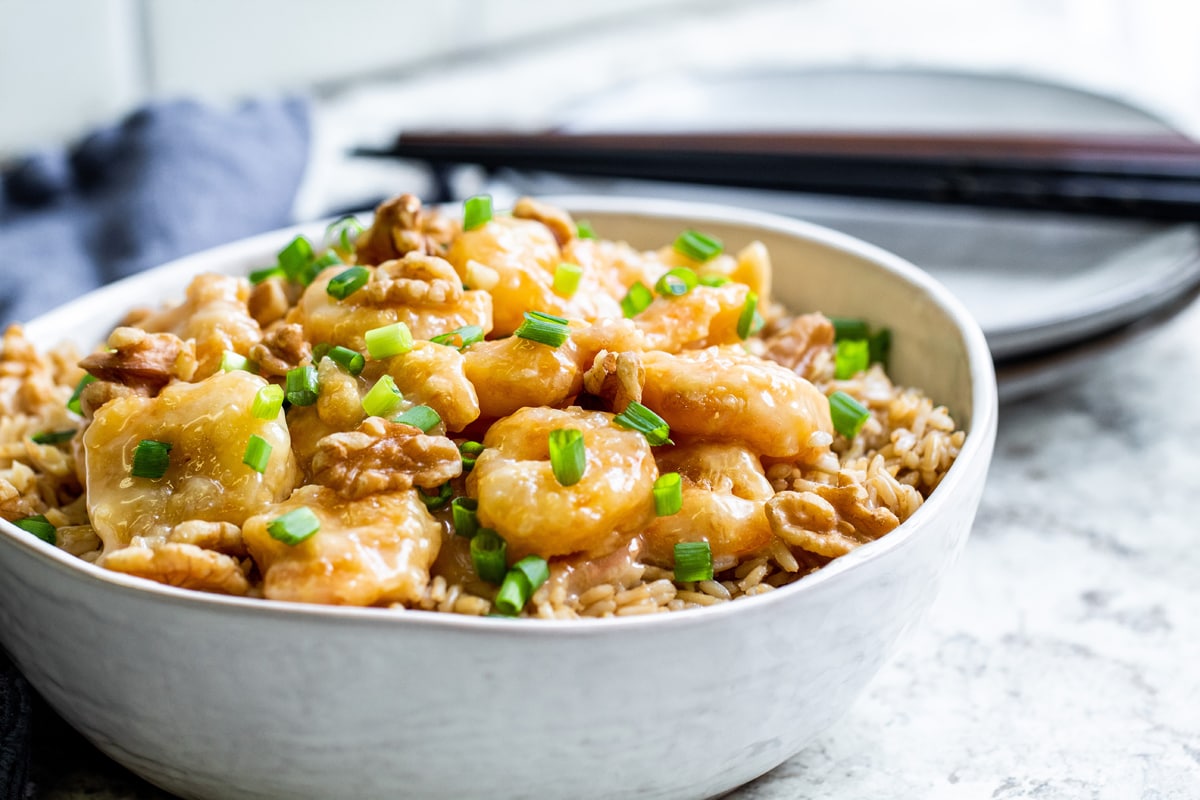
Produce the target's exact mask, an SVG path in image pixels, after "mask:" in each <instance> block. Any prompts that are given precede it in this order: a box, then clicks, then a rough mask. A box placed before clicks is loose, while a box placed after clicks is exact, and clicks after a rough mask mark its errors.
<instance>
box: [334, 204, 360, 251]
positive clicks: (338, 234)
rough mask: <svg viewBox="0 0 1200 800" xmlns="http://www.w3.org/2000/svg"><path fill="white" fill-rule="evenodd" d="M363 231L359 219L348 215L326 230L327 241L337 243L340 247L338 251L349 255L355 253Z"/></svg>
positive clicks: (335, 221)
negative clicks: (357, 241)
mask: <svg viewBox="0 0 1200 800" xmlns="http://www.w3.org/2000/svg"><path fill="white" fill-rule="evenodd" d="M363 230H364V229H363V225H362V223H361V222H359V221H358V218H357V217H355V216H354V215H352V214H347V215H346V216H344V217H342V218H341V219H336V220H334V221H333V222H331V223H329V227H328V228H326V229H325V241H327V242H334V243H336V244H337V245H339V248H338V249H340V250H341V251H342V252H343V253H346V254H347V255H349V254H351V253H353V252H354V248H355V242H356V240H357V239H358V237H359V235H360V234H361V233H362V232H363Z"/></svg>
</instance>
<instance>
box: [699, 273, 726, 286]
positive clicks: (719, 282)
mask: <svg viewBox="0 0 1200 800" xmlns="http://www.w3.org/2000/svg"><path fill="white" fill-rule="evenodd" d="M729 282H730V279H729V278H727V277H725V276H724V275H701V276H700V285H701V286H711V287H712V288H714V289H715V288H717V287H718V286H724V285H725V284H727V283H729Z"/></svg>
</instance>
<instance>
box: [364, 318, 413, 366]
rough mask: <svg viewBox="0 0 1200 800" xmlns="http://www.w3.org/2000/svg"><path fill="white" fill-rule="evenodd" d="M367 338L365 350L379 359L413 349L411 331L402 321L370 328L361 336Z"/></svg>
mask: <svg viewBox="0 0 1200 800" xmlns="http://www.w3.org/2000/svg"><path fill="white" fill-rule="evenodd" d="M363 338H365V339H366V340H367V352H368V353H370V354H371V358H373V359H375V360H376V361H380V360H382V359H385V358H391V357H392V356H398V355H400V354H401V353H407V352H408V351H409V350H412V349H413V335H412V331H410V330H409V329H408V326H407V325H405V324H404V323H403V322H393V323H392V324H391V325H384V326H383V327H381V328H372V329H371V330H369V331H367V333H366V335H365V336H364V337H363Z"/></svg>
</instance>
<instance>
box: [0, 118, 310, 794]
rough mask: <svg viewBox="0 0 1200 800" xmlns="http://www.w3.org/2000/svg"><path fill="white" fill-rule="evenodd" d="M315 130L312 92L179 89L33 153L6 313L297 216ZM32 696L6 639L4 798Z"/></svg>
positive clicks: (38, 710) (3, 227)
mask: <svg viewBox="0 0 1200 800" xmlns="http://www.w3.org/2000/svg"><path fill="white" fill-rule="evenodd" d="M309 133H310V131H309V107H308V102H307V101H306V100H304V99H300V98H287V99H281V100H270V101H261V102H254V103H247V104H245V105H243V106H240V107H238V108H235V109H230V110H218V109H214V108H211V107H207V106H203V105H200V104H198V103H194V102H189V101H177V102H170V103H160V104H155V105H151V106H149V107H146V108H144V109H142V110H140V111H137V112H136V113H134V114H132V115H130V116H129V117H128V118H126V119H125V120H124V121H123V122H121V123H120V124H118V125H116V126H113V127H109V128H105V129H102V130H99V131H96V132H95V133H93V134H91V135H90V136H88V137H87V138H86V139H84V140H83V141H82V142H81V143H80V144H79V145H78V146H76V147H74V148H72V149H70V150H68V149H56V150H48V151H44V152H40V153H36V154H33V155H30V156H28V157H26V158H24V159H22V160H20V161H19V162H17V163H16V164H15V165H13V166H12V167H11V168H9V169H7V170H5V171H4V172H3V174H0V281H2V282H3V286H4V290H3V291H2V292H0V325H6V324H7V323H9V322H16V321H25V320H28V319H30V318H32V317H35V316H37V315H38V314H40V313H42V312H44V311H48V310H49V309H51V308H54V307H55V306H57V305H59V304H60V303H62V302H63V301H65V300H69V299H70V298H72V297H75V296H77V295H79V294H82V293H84V292H87V291H88V290H90V289H93V288H95V287H97V286H99V285H101V284H104V283H108V282H109V281H113V280H116V279H118V278H123V277H125V276H127V275H132V274H134V273H136V272H138V271H140V270H143V269H147V268H149V267H154V266H157V265H159V264H161V263H163V262H166V261H169V260H171V259H173V258H178V257H180V256H184V255H187V254H188V253H193V252H196V251H199V250H203V249H205V248H207V247H212V246H214V245H217V244H221V243H223V242H228V241H232V240H235V239H239V238H242V237H245V236H250V235H252V234H255V233H261V232H263V231H267V230H271V229H273V228H278V227H282V226H284V225H286V224H288V223H289V222H291V221H292V206H293V203H294V201H295V196H296V191H297V189H298V188H299V185H300V181H301V178H302V177H303V174H304V170H305V166H306V164H307V161H308V154H309ZM32 700H33V693H32V692H31V690H30V688H29V686H28V685H27V684H26V683H25V680H24V678H22V677H21V675H20V673H19V672H18V671H17V669H16V668H15V667H14V666H13V665H12V664H11V662H10V661H9V659H8V657H7V655H6V654H5V653H4V652H3V650H2V649H0V800H18V799H19V798H20V799H23V798H25V797H28V796H31V792H32V791H33V790H32V788H31V787H30V785H29V781H30V775H31V772H30V751H31V746H32V745H31V739H30V729H31V719H30V717H31V708H32V709H33V711H32V713H33V714H35V715H43V714H49V713H50V712H49V711H48V710H47V709H46V708H45V707H44V706H43V705H41V704H39V703H37V702H32ZM54 723H55V721H53V720H52V721H51V724H54ZM58 724H61V723H58ZM34 760H35V762H36V760H37V759H36V758H35V759H34Z"/></svg>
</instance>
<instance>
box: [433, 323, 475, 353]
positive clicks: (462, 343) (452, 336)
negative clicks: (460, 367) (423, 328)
mask: <svg viewBox="0 0 1200 800" xmlns="http://www.w3.org/2000/svg"><path fill="white" fill-rule="evenodd" d="M429 341H431V342H433V343H434V344H444V345H446V346H447V347H457V348H458V349H459V350H466V349H467V348H468V347H470V346H471V345H473V344H475V343H476V342H482V341H483V328H481V327H479V326H478V325H464V326H463V327H461V328H455V329H454V330H452V331H450V332H448V333H439V334H438V335H437V336H435V337H433V338H432V339H430V340H429ZM455 342H458V344H455Z"/></svg>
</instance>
